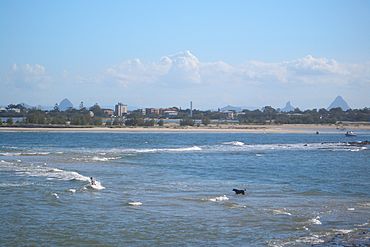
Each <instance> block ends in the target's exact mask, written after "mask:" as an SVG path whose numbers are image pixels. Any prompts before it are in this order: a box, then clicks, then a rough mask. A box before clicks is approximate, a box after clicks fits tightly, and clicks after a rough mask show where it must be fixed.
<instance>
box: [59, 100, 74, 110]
mask: <svg viewBox="0 0 370 247" xmlns="http://www.w3.org/2000/svg"><path fill="white" fill-rule="evenodd" d="M68 108H73V104H72V103H71V101H69V99H67V98H65V99H64V100H62V101H61V102H60V103H59V110H61V111H65V110H68Z"/></svg>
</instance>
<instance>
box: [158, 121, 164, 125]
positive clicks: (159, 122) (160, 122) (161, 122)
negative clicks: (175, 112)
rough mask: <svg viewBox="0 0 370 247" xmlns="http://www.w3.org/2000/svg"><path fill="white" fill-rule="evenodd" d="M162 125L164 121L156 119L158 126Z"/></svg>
mask: <svg viewBox="0 0 370 247" xmlns="http://www.w3.org/2000/svg"><path fill="white" fill-rule="evenodd" d="M163 125H164V121H163V119H161V120H159V121H158V126H160V127H162V126H163Z"/></svg>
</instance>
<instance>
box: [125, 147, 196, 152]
mask: <svg viewBox="0 0 370 247" xmlns="http://www.w3.org/2000/svg"><path fill="white" fill-rule="evenodd" d="M122 151H126V152H132V153H162V152H165V153H171V152H174V153H176V152H192V151H202V148H201V147H198V146H192V147H182V148H145V149H126V150H122Z"/></svg>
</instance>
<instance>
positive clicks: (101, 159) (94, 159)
mask: <svg viewBox="0 0 370 247" xmlns="http://www.w3.org/2000/svg"><path fill="white" fill-rule="evenodd" d="M92 160H93V161H108V158H106V157H98V156H94V157H92Z"/></svg>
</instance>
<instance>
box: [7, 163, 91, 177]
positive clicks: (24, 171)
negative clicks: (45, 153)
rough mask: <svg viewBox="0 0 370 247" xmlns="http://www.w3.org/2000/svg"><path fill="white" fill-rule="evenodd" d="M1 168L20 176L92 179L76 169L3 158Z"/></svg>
mask: <svg viewBox="0 0 370 247" xmlns="http://www.w3.org/2000/svg"><path fill="white" fill-rule="evenodd" d="M0 170H6V171H13V172H15V173H16V174H17V175H18V176H30V177H47V179H49V180H55V179H56V180H67V181H68V180H77V181H90V178H89V177H86V176H83V175H81V174H79V173H78V172H75V171H66V170H62V169H59V168H54V167H48V166H47V165H46V163H43V164H24V163H19V162H17V163H13V162H7V161H3V160H1V162H0Z"/></svg>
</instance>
